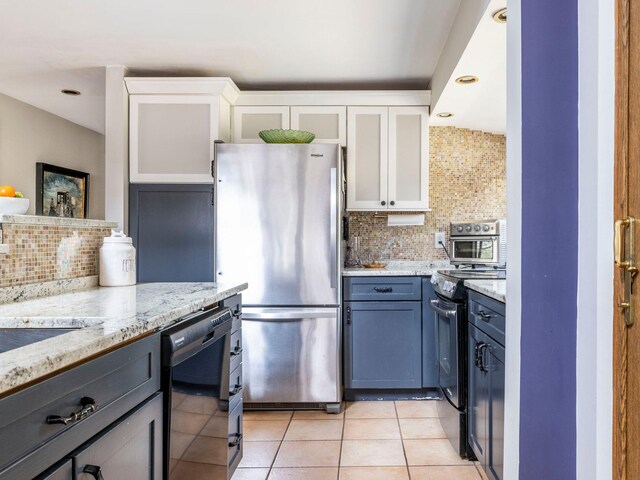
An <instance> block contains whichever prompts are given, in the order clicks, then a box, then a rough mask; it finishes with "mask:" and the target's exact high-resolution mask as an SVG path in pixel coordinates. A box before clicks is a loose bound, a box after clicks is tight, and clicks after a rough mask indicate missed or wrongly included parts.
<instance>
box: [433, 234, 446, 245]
mask: <svg viewBox="0 0 640 480" xmlns="http://www.w3.org/2000/svg"><path fill="white" fill-rule="evenodd" d="M440 242H442V243H444V242H445V234H444V232H436V233H435V247H436V248H444V247H443V246H442V245H440Z"/></svg>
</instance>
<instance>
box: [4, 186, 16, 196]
mask: <svg viewBox="0 0 640 480" xmlns="http://www.w3.org/2000/svg"><path fill="white" fill-rule="evenodd" d="M15 196H16V189H15V188H13V187H12V186H11V185H3V186H2V187H0V197H15Z"/></svg>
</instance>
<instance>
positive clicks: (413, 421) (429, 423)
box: [400, 418, 447, 439]
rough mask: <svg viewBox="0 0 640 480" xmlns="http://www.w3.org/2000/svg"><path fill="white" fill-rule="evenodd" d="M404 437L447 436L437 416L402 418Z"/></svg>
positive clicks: (401, 428)
mask: <svg viewBox="0 0 640 480" xmlns="http://www.w3.org/2000/svg"><path fill="white" fill-rule="evenodd" d="M400 430H401V431H402V438H405V439H421V438H447V436H446V435H445V433H444V430H443V429H442V425H440V420H438V419H437V418H401V419H400Z"/></svg>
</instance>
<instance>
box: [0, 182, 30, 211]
mask: <svg viewBox="0 0 640 480" xmlns="http://www.w3.org/2000/svg"><path fill="white" fill-rule="evenodd" d="M27 210H29V200H28V199H27V198H24V197H23V195H22V193H20V192H16V189H15V188H13V187H12V186H11V185H3V186H0V215H24V214H25V213H27Z"/></svg>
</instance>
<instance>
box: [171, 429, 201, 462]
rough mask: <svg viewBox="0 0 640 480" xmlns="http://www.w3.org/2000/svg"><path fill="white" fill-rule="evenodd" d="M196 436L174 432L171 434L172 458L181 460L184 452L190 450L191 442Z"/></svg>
mask: <svg viewBox="0 0 640 480" xmlns="http://www.w3.org/2000/svg"><path fill="white" fill-rule="evenodd" d="M195 438H196V436H195V435H189V434H187V433H180V432H172V433H171V445H170V448H171V458H174V459H177V460H180V459H181V458H182V455H184V452H185V451H186V450H187V448H189V445H191V442H193V441H194V440H195Z"/></svg>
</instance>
